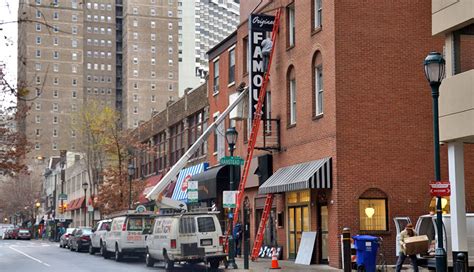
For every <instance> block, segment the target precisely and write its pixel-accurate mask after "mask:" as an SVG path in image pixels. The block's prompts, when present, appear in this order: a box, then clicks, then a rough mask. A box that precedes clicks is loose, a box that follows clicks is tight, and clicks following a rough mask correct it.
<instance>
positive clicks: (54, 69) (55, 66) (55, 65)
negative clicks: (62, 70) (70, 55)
mask: <svg viewBox="0 0 474 272" xmlns="http://www.w3.org/2000/svg"><path fill="white" fill-rule="evenodd" d="M53 71H54V72H56V73H57V72H59V63H54V64H53Z"/></svg>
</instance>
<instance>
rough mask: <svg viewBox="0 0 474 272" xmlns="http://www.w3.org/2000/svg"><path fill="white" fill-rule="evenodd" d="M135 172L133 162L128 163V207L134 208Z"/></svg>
mask: <svg viewBox="0 0 474 272" xmlns="http://www.w3.org/2000/svg"><path fill="white" fill-rule="evenodd" d="M134 174H135V168H134V167H133V164H129V165H128V187H129V188H128V209H129V210H131V209H132V178H133V175H134Z"/></svg>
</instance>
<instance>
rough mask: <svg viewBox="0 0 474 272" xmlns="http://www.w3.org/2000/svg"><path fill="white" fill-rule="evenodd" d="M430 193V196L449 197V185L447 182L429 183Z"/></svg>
mask: <svg viewBox="0 0 474 272" xmlns="http://www.w3.org/2000/svg"><path fill="white" fill-rule="evenodd" d="M430 188H431V189H430V193H431V195H432V196H450V195H451V185H450V183H449V181H432V182H431V183H430Z"/></svg>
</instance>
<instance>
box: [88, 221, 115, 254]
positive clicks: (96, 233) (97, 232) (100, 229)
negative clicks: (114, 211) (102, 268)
mask: <svg viewBox="0 0 474 272" xmlns="http://www.w3.org/2000/svg"><path fill="white" fill-rule="evenodd" d="M111 222H112V220H111V219H104V220H100V221H99V222H97V223H96V224H95V226H94V228H93V229H92V234H91V244H90V245H89V254H91V255H94V254H95V253H96V251H98V250H100V248H101V247H102V243H103V242H102V241H103V240H105V234H106V233H107V229H108V227H107V226H110V223H111Z"/></svg>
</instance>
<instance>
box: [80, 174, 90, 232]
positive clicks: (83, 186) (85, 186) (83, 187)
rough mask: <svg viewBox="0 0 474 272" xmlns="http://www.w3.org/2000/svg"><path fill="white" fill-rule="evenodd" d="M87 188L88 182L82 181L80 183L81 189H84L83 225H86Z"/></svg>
mask: <svg viewBox="0 0 474 272" xmlns="http://www.w3.org/2000/svg"><path fill="white" fill-rule="evenodd" d="M87 188H89V183H87V181H84V182H83V183H82V189H83V190H84V226H87V222H86V219H87Z"/></svg>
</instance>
